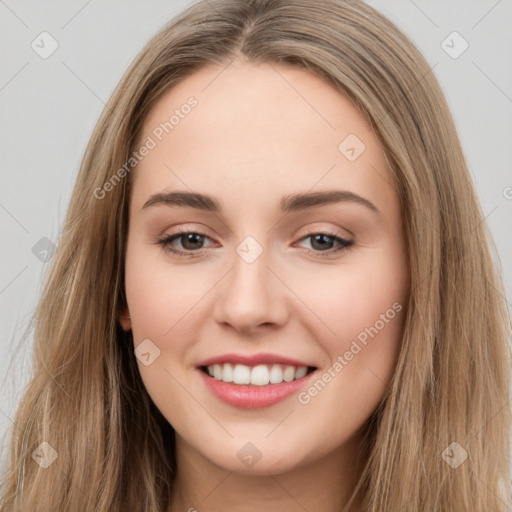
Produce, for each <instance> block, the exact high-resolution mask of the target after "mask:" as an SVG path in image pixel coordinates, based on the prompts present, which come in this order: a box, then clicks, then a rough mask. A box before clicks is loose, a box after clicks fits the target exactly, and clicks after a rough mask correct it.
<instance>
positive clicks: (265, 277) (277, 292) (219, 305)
mask: <svg viewBox="0 0 512 512" xmlns="http://www.w3.org/2000/svg"><path fill="white" fill-rule="evenodd" d="M270 259H271V258H269V252H268V251H266V250H264V248H263V246H262V244H260V243H259V242H258V241H257V240H256V239H255V238H254V237H252V236H248V237H246V238H245V239H244V240H242V242H241V243H240V244H239V245H238V246H237V247H236V249H235V254H234V256H233V259H232V269H231V271H230V272H229V273H228V275H227V276H226V278H225V279H224V280H223V284H222V286H221V287H219V293H218V296H217V297H216V299H217V300H216V313H215V316H216V320H217V321H218V322H222V323H229V324H231V325H232V326H234V327H235V328H237V329H238V330H250V329H252V328H255V327H257V326H258V325H260V324H269V323H281V322H283V321H284V318H285V316H286V305H285V298H284V294H283V290H282V284H280V283H279V280H278V279H277V278H276V277H275V276H274V274H273V272H272V271H270V269H269V268H268V266H270V265H271V262H270Z"/></svg>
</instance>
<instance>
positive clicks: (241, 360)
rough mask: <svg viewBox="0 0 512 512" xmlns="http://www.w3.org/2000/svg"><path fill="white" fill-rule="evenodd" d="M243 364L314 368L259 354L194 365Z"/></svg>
mask: <svg viewBox="0 0 512 512" xmlns="http://www.w3.org/2000/svg"><path fill="white" fill-rule="evenodd" d="M224 363H233V364H245V365H246V366H257V365H259V364H283V365H287V366H296V367H300V366H306V367H309V366H315V365H313V364H310V363H305V362H304V361H298V360H297V359H291V358H289V357H285V356H280V355H278V354H269V353H260V354H252V355H247V354H223V355H220V356H216V357H210V358H209V359H205V360H204V361H201V362H200V363H198V364H197V365H196V368H200V367H202V366H211V365H212V364H224Z"/></svg>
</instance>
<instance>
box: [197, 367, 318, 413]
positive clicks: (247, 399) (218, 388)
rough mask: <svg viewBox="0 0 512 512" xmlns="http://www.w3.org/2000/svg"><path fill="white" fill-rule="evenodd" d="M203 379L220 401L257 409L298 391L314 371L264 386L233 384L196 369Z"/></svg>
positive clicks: (243, 407)
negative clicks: (294, 378) (297, 377)
mask: <svg viewBox="0 0 512 512" xmlns="http://www.w3.org/2000/svg"><path fill="white" fill-rule="evenodd" d="M197 371H198V372H199V373H200V375H201V378H202V379H203V380H204V383H205V384H206V387H207V388H208V389H209V390H210V391H211V392H212V393H213V394H214V395H215V396H216V397H217V398H220V399H221V400H222V401H224V402H226V403H228V404H229V405H233V406H235V407H240V408H241V409H259V408H262V407H269V406H271V405H273V404H276V403H278V402H280V401H281V400H284V399H285V398H288V397H289V396H290V395H293V394H295V393H298V392H299V391H300V390H301V388H303V387H304V384H306V382H307V381H308V380H309V378H310V377H311V376H312V375H313V374H314V373H315V371H313V372H311V373H308V374H307V375H305V376H304V377H302V378H300V379H297V380H293V381H291V382H281V384H267V385H266V386H252V385H251V386H249V385H245V384H233V383H229V382H224V381H223V380H217V379H214V378H213V377H210V376H209V375H207V374H206V373H205V372H204V371H202V370H201V369H198V370H197Z"/></svg>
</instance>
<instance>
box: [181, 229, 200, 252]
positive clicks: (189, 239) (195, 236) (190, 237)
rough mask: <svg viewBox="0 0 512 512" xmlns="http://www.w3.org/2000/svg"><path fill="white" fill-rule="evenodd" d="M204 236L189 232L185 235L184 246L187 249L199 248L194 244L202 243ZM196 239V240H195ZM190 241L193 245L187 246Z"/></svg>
mask: <svg viewBox="0 0 512 512" xmlns="http://www.w3.org/2000/svg"><path fill="white" fill-rule="evenodd" d="M202 238H203V236H202V235H198V234H197V233H189V234H187V235H186V236H185V244H184V247H185V248H186V249H197V247H196V246H194V244H199V245H201V242H202ZM194 239H195V240H194ZM188 243H191V244H192V247H187V244H188Z"/></svg>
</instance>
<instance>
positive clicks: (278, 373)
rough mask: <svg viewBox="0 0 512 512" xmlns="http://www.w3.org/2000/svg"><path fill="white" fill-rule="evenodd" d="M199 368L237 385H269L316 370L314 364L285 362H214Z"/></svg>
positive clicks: (289, 380) (295, 378) (214, 377)
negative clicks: (285, 363)
mask: <svg viewBox="0 0 512 512" xmlns="http://www.w3.org/2000/svg"><path fill="white" fill-rule="evenodd" d="M199 369H200V370H201V371H202V372H203V373H205V374H206V375H208V376H209V377H211V378H212V379H215V380H219V381H223V382H226V383H230V384H236V385H245V386H247V385H249V386H267V385H275V384H281V383H283V382H292V381H295V380H299V379H302V378H304V377H305V376H307V375H309V374H310V373H312V372H314V371H315V370H316V369H317V368H316V367H314V366H291V365H283V364H259V365H256V366H247V365H244V364H233V363H224V364H213V365H210V366H200V367H199Z"/></svg>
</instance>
